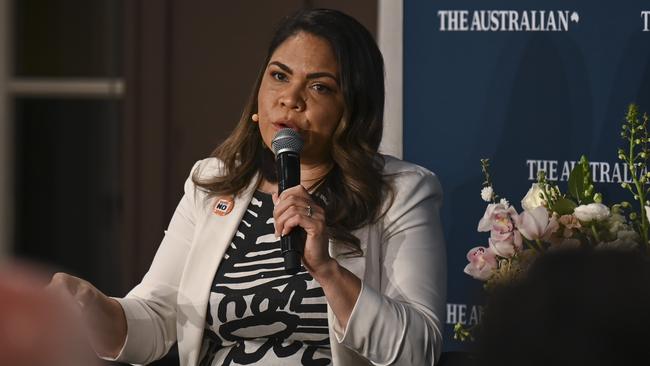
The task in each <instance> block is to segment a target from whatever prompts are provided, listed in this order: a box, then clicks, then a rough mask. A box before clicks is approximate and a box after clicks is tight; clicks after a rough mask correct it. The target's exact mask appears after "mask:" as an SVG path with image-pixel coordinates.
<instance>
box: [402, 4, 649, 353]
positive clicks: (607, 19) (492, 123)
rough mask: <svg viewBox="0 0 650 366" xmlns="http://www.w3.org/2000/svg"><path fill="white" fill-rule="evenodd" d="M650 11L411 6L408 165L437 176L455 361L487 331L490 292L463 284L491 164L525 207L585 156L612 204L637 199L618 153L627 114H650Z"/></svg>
mask: <svg viewBox="0 0 650 366" xmlns="http://www.w3.org/2000/svg"><path fill="white" fill-rule="evenodd" d="M649 28H650V3H649V2H648V1H647V0H628V1H624V2H621V1H591V0H575V1H571V2H567V1H551V0H544V1H526V2H521V1H514V0H511V1H496V0H492V1H484V0H483V1H477V0H474V1H463V0H454V1H449V0H436V1H433V0H405V1H404V96H403V98H404V158H405V159H406V160H409V161H412V162H415V163H418V164H420V165H423V166H425V167H427V168H429V169H431V170H432V171H434V172H436V173H437V174H438V176H439V177H440V180H441V182H442V184H443V188H444V191H445V202H444V209H443V224H444V228H445V237H446V239H447V244H448V266H449V282H448V305H447V319H446V321H447V325H446V329H445V350H446V351H457V350H463V349H466V348H467V347H468V345H467V344H464V343H459V342H456V341H454V340H453V337H452V325H453V323H455V322H457V321H460V322H464V323H467V324H473V323H475V322H477V321H479V320H480V315H481V306H480V305H481V304H482V293H481V288H482V283H480V282H478V281H476V280H474V279H472V278H470V277H469V276H467V275H465V274H464V273H463V268H464V266H465V264H466V263H467V261H466V258H465V256H466V253H467V251H468V250H469V249H470V248H472V247H475V246H479V245H481V246H486V247H487V246H488V245H487V244H488V243H487V239H488V236H489V235H488V234H487V233H478V232H476V227H477V224H478V221H479V219H480V218H481V217H482V215H483V212H484V210H485V202H483V201H482V200H481V198H480V189H481V183H482V181H483V176H482V173H481V169H480V163H479V160H480V159H481V158H490V159H491V161H492V174H493V180H494V184H495V187H496V189H497V190H498V191H499V193H500V194H501V195H502V196H505V197H507V198H508V199H509V200H510V201H511V203H513V204H514V205H515V207H516V208H517V210H518V211H520V210H521V208H520V207H521V206H520V203H519V201H520V200H521V198H522V197H523V196H524V195H525V193H526V191H527V190H528V188H529V187H530V184H531V183H532V182H533V181H534V180H535V178H536V176H537V171H538V170H540V169H543V170H546V171H547V174H548V175H549V176H550V178H551V179H555V180H557V181H559V182H560V187H563V185H562V182H565V181H566V179H567V178H568V176H567V175H566V173H567V167H570V165H571V162H572V161H576V160H578V159H579V157H580V155H581V154H585V155H587V157H588V158H589V159H590V161H592V174H593V176H594V178H595V181H596V182H598V183H597V185H596V186H597V189H599V190H600V191H603V193H604V194H605V196H606V201H608V200H609V201H612V200H618V199H622V198H626V197H625V192H623V190H622V189H620V183H621V182H622V181H623V180H625V179H626V177H625V176H624V174H623V169H622V168H623V167H622V164H619V162H618V159H617V156H616V155H617V154H616V150H617V148H618V147H619V146H621V145H622V140H621V139H620V136H619V131H620V125H621V122H622V121H623V117H624V115H625V112H626V108H627V105H628V104H629V103H631V102H636V103H638V104H639V105H640V107H641V110H642V111H648V112H650V29H649Z"/></svg>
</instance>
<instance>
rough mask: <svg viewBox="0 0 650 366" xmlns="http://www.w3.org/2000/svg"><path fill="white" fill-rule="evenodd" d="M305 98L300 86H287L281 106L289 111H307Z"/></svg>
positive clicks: (281, 99) (281, 98)
mask: <svg viewBox="0 0 650 366" xmlns="http://www.w3.org/2000/svg"><path fill="white" fill-rule="evenodd" d="M305 99H306V98H305V97H304V95H303V94H302V90H301V88H300V87H299V86H298V85H294V86H287V88H286V89H285V91H284V93H283V94H282V96H281V97H280V105H282V106H283V107H286V108H288V109H292V110H296V111H298V112H301V111H303V110H304V109H305V106H306V104H305Z"/></svg>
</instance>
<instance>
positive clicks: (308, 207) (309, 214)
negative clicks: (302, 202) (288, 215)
mask: <svg viewBox="0 0 650 366" xmlns="http://www.w3.org/2000/svg"><path fill="white" fill-rule="evenodd" d="M305 208H306V209H307V217H311V214H312V209H311V205H307V207H305Z"/></svg>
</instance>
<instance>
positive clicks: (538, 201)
mask: <svg viewBox="0 0 650 366" xmlns="http://www.w3.org/2000/svg"><path fill="white" fill-rule="evenodd" d="M543 194H544V192H543V191H542V188H541V187H540V186H539V184H537V183H533V185H532V186H531V187H530V189H529V190H528V193H526V196H525V197H524V199H523V200H521V207H523V208H524V210H526V211H532V210H534V209H536V208H537V207H539V206H542V205H543V204H544V203H546V202H545V201H544V200H543V199H542V197H541V196H542V195H543Z"/></svg>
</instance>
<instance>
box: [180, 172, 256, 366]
mask: <svg viewBox="0 0 650 366" xmlns="http://www.w3.org/2000/svg"><path fill="white" fill-rule="evenodd" d="M257 183H258V178H257V177H256V178H255V179H253V180H252V182H251V184H249V186H248V187H247V188H246V189H245V190H244V191H243V192H241V193H240V194H239V195H238V196H237V197H236V198H235V200H234V201H235V202H234V207H233V209H232V211H231V212H230V213H229V214H227V215H224V216H219V215H217V214H215V213H213V212H212V207H213V206H214V204H215V203H216V202H217V201H218V198H213V199H212V200H211V202H210V203H209V204H208V207H207V212H205V213H204V214H205V215H206V216H207V217H206V218H205V221H204V224H203V225H202V227H200V228H197V230H198V232H197V234H196V237H195V238H194V242H193V245H192V249H191V250H190V253H189V254H188V259H187V263H186V265H185V271H184V274H183V278H182V279H181V283H180V286H179V291H178V309H177V325H176V326H177V334H178V347H179V354H180V357H181V360H180V361H181V362H180V364H181V365H195V364H197V363H198V357H199V352H200V350H201V341H202V338H203V330H204V328H205V317H206V311H207V305H208V300H209V298H210V286H211V285H212V280H213V279H214V274H215V273H216V271H217V268H218V267H219V263H220V262H221V258H223V255H224V253H225V252H226V249H227V248H228V246H229V245H230V243H231V241H232V238H233V236H234V235H235V233H236V232H237V229H238V227H239V223H240V222H241V219H242V217H243V216H244V213H245V212H246V209H247V208H248V205H249V203H250V200H251V197H252V196H253V192H254V191H255V189H256V187H257ZM183 358H184V359H183Z"/></svg>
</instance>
